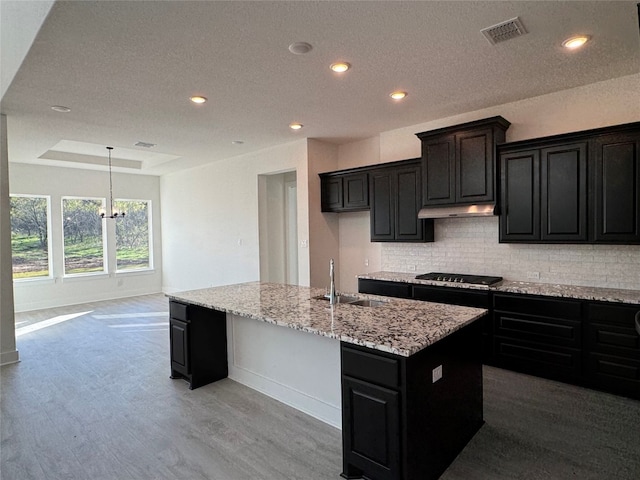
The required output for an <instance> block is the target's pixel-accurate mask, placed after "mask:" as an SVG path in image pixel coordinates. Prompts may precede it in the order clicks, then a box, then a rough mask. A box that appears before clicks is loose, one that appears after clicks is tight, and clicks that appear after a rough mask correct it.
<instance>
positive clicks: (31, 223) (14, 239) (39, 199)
mask: <svg viewBox="0 0 640 480" xmlns="http://www.w3.org/2000/svg"><path fill="white" fill-rule="evenodd" d="M10 205H11V251H12V258H13V278H14V280H18V279H28V278H42V277H49V276H50V270H51V269H50V262H49V259H50V250H51V248H50V242H49V197H43V196H32V195H11V196H10Z"/></svg>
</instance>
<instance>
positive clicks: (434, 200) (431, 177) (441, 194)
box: [422, 135, 456, 205]
mask: <svg viewBox="0 0 640 480" xmlns="http://www.w3.org/2000/svg"><path fill="white" fill-rule="evenodd" d="M455 151H456V150H455V137H454V136H453V135H444V136H442V137H436V138H429V139H425V140H423V141H422V169H423V175H422V181H423V190H422V203H423V204H424V205H441V204H449V203H455V201H456V194H455V187H456V185H455V159H456V153H455Z"/></svg>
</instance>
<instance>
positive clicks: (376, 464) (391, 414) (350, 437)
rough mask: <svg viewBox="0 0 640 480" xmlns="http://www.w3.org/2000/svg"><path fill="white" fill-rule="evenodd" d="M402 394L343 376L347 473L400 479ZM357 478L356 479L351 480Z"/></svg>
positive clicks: (344, 440)
mask: <svg viewBox="0 0 640 480" xmlns="http://www.w3.org/2000/svg"><path fill="white" fill-rule="evenodd" d="M399 398H400V394H399V393H398V392H397V391H394V390H390V389H388V388H383V387H379V386H377V385H374V384H371V383H368V382H363V381H360V380H356V379H354V378H350V377H347V376H343V377H342V442H343V461H344V468H345V472H344V473H345V474H348V471H355V472H358V473H360V472H362V473H363V474H364V475H365V476H366V478H375V479H377V480H392V479H399V478H400V401H399ZM347 478H356V477H347Z"/></svg>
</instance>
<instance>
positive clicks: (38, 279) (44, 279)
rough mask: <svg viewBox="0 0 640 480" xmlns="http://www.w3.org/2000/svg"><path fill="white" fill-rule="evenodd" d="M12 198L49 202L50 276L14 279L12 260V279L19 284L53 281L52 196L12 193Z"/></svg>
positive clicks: (48, 242) (48, 249)
mask: <svg viewBox="0 0 640 480" xmlns="http://www.w3.org/2000/svg"><path fill="white" fill-rule="evenodd" d="M11 197H27V198H44V199H45V200H46V202H47V272H48V275H41V276H39V277H26V278H14V277H13V260H12V269H11V279H12V280H13V281H14V282H19V283H33V282H47V281H51V280H53V278H54V277H53V243H52V239H51V231H52V227H51V226H52V223H51V195H35V194H31V193H10V194H9V201H11ZM11 232H13V226H11Z"/></svg>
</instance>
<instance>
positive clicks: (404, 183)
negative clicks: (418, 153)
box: [393, 165, 424, 241]
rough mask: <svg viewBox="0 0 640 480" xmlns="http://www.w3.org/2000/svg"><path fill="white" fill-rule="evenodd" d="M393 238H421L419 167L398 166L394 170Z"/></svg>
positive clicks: (399, 239) (406, 239)
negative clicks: (398, 167)
mask: <svg viewBox="0 0 640 480" xmlns="http://www.w3.org/2000/svg"><path fill="white" fill-rule="evenodd" d="M393 180H394V187H395V188H394V190H395V196H396V202H395V217H396V219H395V220H396V221H395V238H396V240H398V241H408V240H409V241H410V240H422V239H423V238H424V233H423V222H422V220H420V219H418V211H419V210H420V180H421V179H420V167H419V166H418V165H416V166H414V167H406V168H400V169H398V170H396V171H395V172H394V177H393Z"/></svg>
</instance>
